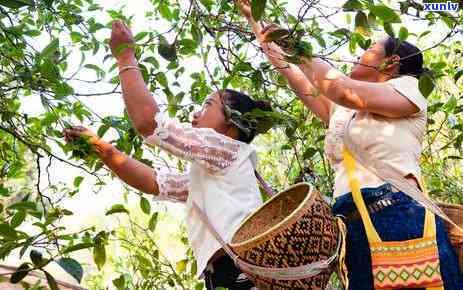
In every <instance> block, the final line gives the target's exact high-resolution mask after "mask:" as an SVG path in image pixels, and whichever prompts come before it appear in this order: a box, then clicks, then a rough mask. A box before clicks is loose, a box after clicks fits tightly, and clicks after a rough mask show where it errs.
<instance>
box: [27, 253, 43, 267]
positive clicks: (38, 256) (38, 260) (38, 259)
mask: <svg viewBox="0 0 463 290" xmlns="http://www.w3.org/2000/svg"><path fill="white" fill-rule="evenodd" d="M29 257H30V258H31V261H32V263H33V264H34V266H36V267H40V266H42V264H43V263H44V259H43V257H42V253H40V252H39V251H36V250H32V251H31V252H30V253H29Z"/></svg>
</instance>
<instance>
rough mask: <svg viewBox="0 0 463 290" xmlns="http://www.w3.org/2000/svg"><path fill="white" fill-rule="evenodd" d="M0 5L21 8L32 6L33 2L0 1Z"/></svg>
mask: <svg viewBox="0 0 463 290" xmlns="http://www.w3.org/2000/svg"><path fill="white" fill-rule="evenodd" d="M0 5H1V6H5V7H8V8H13V9H17V8H21V7H24V6H32V7H33V6H34V5H35V3H34V1H33V0H0Z"/></svg>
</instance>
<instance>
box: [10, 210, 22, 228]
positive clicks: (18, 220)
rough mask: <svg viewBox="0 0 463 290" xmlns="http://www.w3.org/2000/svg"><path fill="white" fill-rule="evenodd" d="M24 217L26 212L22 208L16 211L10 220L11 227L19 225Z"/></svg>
mask: <svg viewBox="0 0 463 290" xmlns="http://www.w3.org/2000/svg"><path fill="white" fill-rule="evenodd" d="M25 219H26V212H25V211H23V210H20V211H18V212H17V213H16V214H15V215H14V216H13V218H12V219H11V221H10V225H11V227H12V228H17V227H18V226H19V225H21V224H22V223H23V221H24V220H25Z"/></svg>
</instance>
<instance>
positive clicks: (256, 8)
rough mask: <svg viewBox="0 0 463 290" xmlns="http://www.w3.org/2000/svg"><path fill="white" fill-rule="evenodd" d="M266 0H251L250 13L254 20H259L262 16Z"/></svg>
mask: <svg viewBox="0 0 463 290" xmlns="http://www.w3.org/2000/svg"><path fill="white" fill-rule="evenodd" d="M265 6H267V0H251V14H252V17H253V18H254V20H255V21H260V20H261V19H262V16H264V11H265Z"/></svg>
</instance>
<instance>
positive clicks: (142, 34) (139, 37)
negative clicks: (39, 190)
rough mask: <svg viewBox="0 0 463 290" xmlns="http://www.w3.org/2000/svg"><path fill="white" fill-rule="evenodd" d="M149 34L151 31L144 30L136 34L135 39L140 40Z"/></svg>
mask: <svg viewBox="0 0 463 290" xmlns="http://www.w3.org/2000/svg"><path fill="white" fill-rule="evenodd" d="M148 34H149V32H146V31H143V32H140V33H137V35H135V36H134V38H133V39H134V40H135V42H138V41H140V40H142V39H143V38H145V37H146V36H148Z"/></svg>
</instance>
